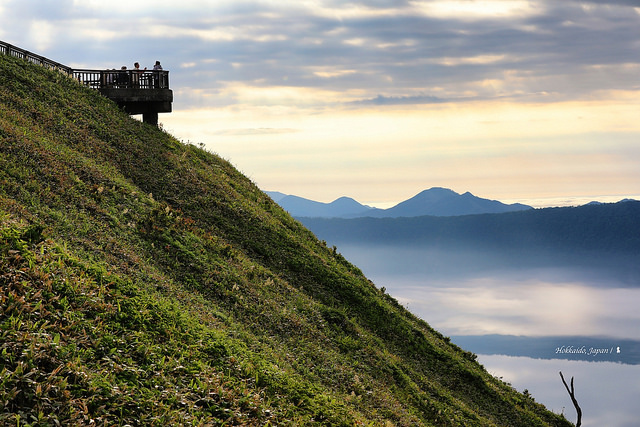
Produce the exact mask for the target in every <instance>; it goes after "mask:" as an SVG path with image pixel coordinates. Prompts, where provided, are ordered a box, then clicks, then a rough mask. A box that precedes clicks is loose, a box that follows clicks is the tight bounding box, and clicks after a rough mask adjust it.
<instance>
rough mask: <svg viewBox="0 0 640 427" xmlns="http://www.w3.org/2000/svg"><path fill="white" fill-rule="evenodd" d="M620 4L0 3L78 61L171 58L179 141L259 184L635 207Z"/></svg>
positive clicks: (625, 13)
mask: <svg viewBox="0 0 640 427" xmlns="http://www.w3.org/2000/svg"><path fill="white" fill-rule="evenodd" d="M638 10H640V9H638V8H637V7H632V6H628V5H625V2H621V1H613V0H611V1H607V0H599V1H590V2H589V1H587V2H584V1H573V0H567V1H563V2H557V1H552V0H533V1H524V0H501V1H491V0H486V1H481V0H460V1H458V0H447V1H444V0H431V1H429V0H422V1H418V0H415V1H412V0H407V1H395V0H380V1H375V2H370V1H359V0H355V1H350V2H348V3H345V2H339V1H336V0H320V1H295V2H294V1H272V0H242V1H216V2H211V1H204V0H200V1H196V0H184V1H181V2H174V1H164V0H153V1H146V0H140V1H136V2H133V3H132V2H130V1H123V0H111V1H109V2H102V1H93V0H83V1H77V0H60V1H55V2H53V1H47V2H42V1H37V0H0V20H1V22H3V25H2V27H0V39H1V40H4V41H6V42H8V43H11V44H15V45H17V46H20V47H22V48H25V49H27V50H32V51H34V52H36V53H39V54H42V55H43V56H47V57H49V58H52V59H54V60H56V61H58V62H61V63H64V64H67V65H70V66H73V67H77V68H119V67H120V66H122V65H127V66H131V65H132V64H133V63H134V62H136V61H139V62H140V63H141V64H142V65H143V66H147V67H151V66H152V65H153V63H154V62H155V60H161V61H162V64H163V66H164V69H165V70H170V82H171V87H172V89H173V90H174V104H173V113H171V114H166V115H161V117H160V121H161V123H162V125H163V126H164V128H165V129H166V130H168V131H169V132H171V133H172V134H174V135H175V136H176V137H177V138H179V139H181V140H183V141H185V142H187V141H188V142H192V143H195V144H204V146H205V147H206V148H207V149H208V150H210V151H212V152H215V153H217V154H219V155H221V156H222V157H224V158H226V159H228V160H230V161H231V162H232V163H233V164H234V165H236V166H237V167H238V168H239V169H240V170H241V171H242V172H243V173H245V174H246V175H248V176H249V177H250V178H251V179H252V180H254V181H255V182H256V183H257V184H258V185H259V186H260V188H262V189H264V190H270V191H280V192H283V193H286V194H295V195H298V196H302V197H306V198H309V199H314V200H318V201H323V202H329V201H332V200H334V199H336V198H338V197H341V196H350V197H353V198H355V199H356V200H358V201H360V202H362V203H367V204H372V205H376V206H389V205H390V204H394V203H397V202H400V201H402V200H405V199H407V198H409V197H411V196H413V195H415V194H417V193H419V192H420V191H422V190H424V189H427V188H430V187H434V186H439V187H446V188H451V189H452V190H454V191H456V192H459V193H463V192H466V191H470V192H472V193H473V194H475V195H477V196H480V197H485V198H491V199H498V200H502V201H508V202H523V203H529V204H534V205H537V206H542V205H553V204H571V203H572V201H580V202H583V201H584V200H587V201H589V200H593V199H599V200H603V201H615V200H619V199H621V198H625V197H640V145H639V144H638V143H637V142H638V141H639V140H640V125H639V123H640V120H638V119H637V117H638V112H639V111H640V108H639V107H640V32H639V31H638V28H640V13H639V12H638Z"/></svg>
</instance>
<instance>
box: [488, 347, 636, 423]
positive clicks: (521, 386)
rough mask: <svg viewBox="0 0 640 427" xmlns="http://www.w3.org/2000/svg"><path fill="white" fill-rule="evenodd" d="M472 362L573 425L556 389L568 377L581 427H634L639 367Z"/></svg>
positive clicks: (505, 359) (495, 359)
mask: <svg viewBox="0 0 640 427" xmlns="http://www.w3.org/2000/svg"><path fill="white" fill-rule="evenodd" d="M478 361H479V362H480V363H481V364H482V365H484V367H485V368H486V369H487V371H488V372H490V373H491V374H493V375H494V376H496V377H498V378H500V377H502V378H503V380H504V381H506V382H509V383H511V385H512V386H513V387H514V388H516V389H517V390H518V391H521V392H522V391H524V390H525V389H527V390H528V391H529V393H531V395H532V396H533V397H534V399H535V400H536V401H537V402H539V403H542V404H543V405H545V406H546V407H547V409H549V410H552V411H553V412H555V413H564V415H565V417H566V418H567V419H568V420H569V421H572V422H574V423H575V421H576V412H575V409H574V407H573V405H572V403H571V399H570V397H569V394H568V393H567V391H566V390H565V388H564V386H563V385H562V380H561V379H560V375H559V374H558V372H559V371H562V373H563V375H564V377H565V379H566V380H567V382H569V381H570V379H571V377H574V386H575V390H576V398H577V400H578V404H579V405H580V408H581V409H582V412H583V415H582V425H583V426H584V427H594V426H609V427H631V426H637V425H638V414H637V409H636V408H637V404H638V401H639V400H640V382H639V381H637V380H636V379H637V378H640V366H638V365H635V366H630V365H623V364H618V363H612V362H581V361H569V360H557V359H552V360H542V359H531V358H528V357H512V356H498V355H494V356H486V355H479V357H478Z"/></svg>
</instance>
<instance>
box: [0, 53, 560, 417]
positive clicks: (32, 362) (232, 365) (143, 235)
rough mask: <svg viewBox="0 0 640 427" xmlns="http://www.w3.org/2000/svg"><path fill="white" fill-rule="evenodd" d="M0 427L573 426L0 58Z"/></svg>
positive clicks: (340, 261) (218, 186) (75, 99)
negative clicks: (246, 426) (184, 426)
mask: <svg viewBox="0 0 640 427" xmlns="http://www.w3.org/2000/svg"><path fill="white" fill-rule="evenodd" d="M0 138H1V140H2V143H1V145H0V223H1V226H0V286H1V289H2V293H1V294H0V334H1V337H0V423H1V424H9V425H11V424H15V425H18V424H20V425H23V424H25V423H27V424H29V423H34V424H38V425H47V424H49V425H54V424H57V423H58V422H60V423H63V424H65V423H66V424H69V423H70V424H89V423H92V422H93V423H96V424H98V425H118V424H122V425H123V424H131V425H137V424H144V425H166V424H189V425H211V424H223V423H227V424H249V425H251V424H252V425H264V424H267V423H271V424H274V425H288V424H291V425H302V424H313V423H318V424H331V425H357V424H364V425H371V424H373V425H384V424H385V423H387V424H393V425H407V426H408V425H510V426H517V425H523V426H525V425H526V426H535V425H570V424H569V423H568V422H567V421H566V420H564V418H562V417H560V416H558V415H556V414H553V413H550V412H548V411H546V410H545V409H544V407H542V406H541V405H539V404H537V403H536V402H534V401H533V399H532V398H531V397H530V396H526V395H523V394H520V393H517V392H516V391H515V390H513V389H512V388H511V387H510V386H509V385H508V384H505V383H503V382H502V381H500V380H497V379H495V378H493V377H492V376H491V375H489V374H488V373H487V372H486V371H485V370H484V369H483V368H482V367H481V366H480V365H479V364H477V363H476V362H475V356H474V355H473V354H471V353H468V352H465V351H463V350H461V349H459V348H458V347H456V346H454V345H452V344H450V343H449V340H448V339H447V338H445V337H443V336H442V335H441V334H439V333H438V332H436V331H434V330H432V329H431V328H430V327H429V326H428V325H427V324H426V323H425V322H423V321H422V320H420V319H417V318H416V317H414V316H413V315H411V314H410V313H408V312H407V311H406V310H405V309H404V308H403V307H401V306H400V305H399V304H398V303H397V302H396V301H395V300H394V299H393V298H391V297H390V296H389V295H386V294H384V293H383V292H381V291H380V290H379V289H377V288H376V287H375V286H374V285H373V284H372V283H371V282H370V281H368V280H367V279H366V278H365V277H364V276H363V275H362V273H361V272H360V271H359V270H358V269H357V268H356V267H354V266H353V265H351V264H349V263H348V262H347V261H346V260H345V259H344V258H343V257H342V256H341V255H340V254H338V253H336V252H335V250H333V249H330V248H327V247H326V245H324V244H323V243H322V242H319V241H318V240H317V239H316V238H315V237H314V236H313V235H312V234H311V233H310V232H309V231H307V230H306V229H305V228H304V227H303V226H302V225H301V224H300V223H298V222H296V221H295V220H293V219H292V218H291V217H290V216H288V215H287V214H286V213H285V212H284V211H283V210H282V209H280V208H279V207H278V206H277V205H276V204H275V203H273V202H272V201H271V200H270V199H269V198H268V197H266V196H265V195H264V194H263V193H262V192H261V191H260V190H259V189H258V188H257V187H256V186H255V185H254V184H253V183H252V182H250V181H249V180H248V179H247V178H246V177H244V176H242V175H241V174H240V173H239V172H238V171H237V170H235V169H234V168H233V167H232V166H231V165H230V164H229V163H228V162H226V161H224V160H223V159H221V158H219V157H218V156H215V155H213V154H211V153H208V152H206V151H203V150H201V149H199V148H196V147H194V146H192V145H188V144H187V145H185V144H182V143H180V142H179V141H177V140H176V139H175V138H173V137H171V136H170V135H168V134H166V133H164V132H162V131H161V130H158V129H156V128H153V127H151V126H148V125H146V124H143V123H140V122H138V121H136V120H132V119H131V118H129V117H128V116H127V115H126V114H125V113H123V112H120V111H118V110H117V108H116V107H115V106H114V104H113V103H111V102H110V101H108V100H106V99H104V98H102V97H100V96H99V95H98V93H96V92H93V91H91V90H90V89H87V88H84V87H82V86H81V85H79V84H78V83H77V82H74V81H73V80H71V79H69V78H67V77H65V76H63V75H60V74H58V73H55V72H50V71H47V70H44V69H41V68H39V67H37V66H35V65H31V64H27V63H25V62H22V61H20V60H17V59H14V58H11V57H6V56H4V55H0Z"/></svg>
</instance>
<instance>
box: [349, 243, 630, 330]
mask: <svg viewBox="0 0 640 427" xmlns="http://www.w3.org/2000/svg"><path fill="white" fill-rule="evenodd" d="M338 250H339V251H340V252H341V253H342V254H343V255H344V256H345V257H346V258H347V259H348V260H349V261H351V262H352V263H354V264H355V265H357V266H358V267H359V268H360V269H361V270H362V271H363V272H364V273H365V274H366V275H367V277H369V278H370V279H371V280H372V281H373V282H374V283H375V284H376V285H377V286H378V287H385V288H386V292H387V293H389V294H391V295H392V296H393V297H395V298H396V299H397V300H398V301H399V302H400V303H402V304H403V305H405V306H406V307H407V308H408V309H409V310H410V311H411V312H413V313H414V314H416V315H417V316H419V317H421V318H422V319H424V320H425V321H427V322H428V323H429V324H430V325H431V326H432V327H434V328H435V329H437V330H439V331H440V332H442V333H443V334H445V335H485V334H503V335H526V336H558V335H573V336H576V335H582V336H609V337H617V338H630V339H638V338H640V332H639V331H638V329H637V325H638V323H639V322H640V311H639V310H637V302H638V301H640V288H637V287H630V286H629V282H628V281H624V280H620V279H619V278H613V277H610V276H609V275H607V273H606V272H603V271H600V270H589V269H586V268H576V267H570V266H566V267H565V266H562V265H556V266H545V267H534V266H525V267H521V266H520V267H518V266H515V265H514V266H512V267H511V268H510V267H508V266H505V265H501V264H499V263H497V262H496V260H495V259H494V258H493V256H492V255H491V254H479V253H473V252H468V253H461V252H444V251H437V250H424V249H423V250H416V249H406V248H405V249H402V248H396V247H392V248H384V247H364V246H355V245H341V246H340V247H339V248H338Z"/></svg>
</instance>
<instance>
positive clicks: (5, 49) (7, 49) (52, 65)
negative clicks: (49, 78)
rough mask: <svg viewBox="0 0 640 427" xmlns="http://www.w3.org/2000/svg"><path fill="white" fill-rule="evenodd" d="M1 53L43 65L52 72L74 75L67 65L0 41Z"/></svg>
mask: <svg viewBox="0 0 640 427" xmlns="http://www.w3.org/2000/svg"><path fill="white" fill-rule="evenodd" d="M0 53H3V54H5V55H10V56H15V57H16V58H22V59H24V60H26V61H29V62H32V63H34V64H38V65H41V66H43V67H46V68H49V69H51V70H57V71H62V72H63V73H67V74H69V75H71V74H72V73H73V70H72V69H71V67H67V66H66V65H62V64H60V63H58V62H55V61H52V60H50V59H47V58H45V57H44V56H40V55H36V54H35V53H32V52H29V51H27V50H24V49H20V48H19V47H16V46H13V45H10V44H9V43H5V42H3V41H2V40H0Z"/></svg>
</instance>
